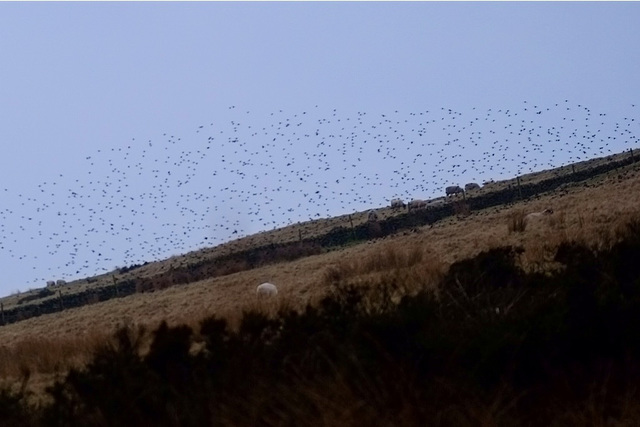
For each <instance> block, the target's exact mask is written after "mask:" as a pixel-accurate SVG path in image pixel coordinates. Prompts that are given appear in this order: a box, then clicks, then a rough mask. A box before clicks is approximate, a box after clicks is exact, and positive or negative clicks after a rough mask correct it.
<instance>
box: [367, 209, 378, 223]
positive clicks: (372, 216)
mask: <svg viewBox="0 0 640 427" xmlns="http://www.w3.org/2000/svg"><path fill="white" fill-rule="evenodd" d="M367 221H368V222H378V212H376V211H375V210H373V209H371V210H370V211H369V213H368V214H367Z"/></svg>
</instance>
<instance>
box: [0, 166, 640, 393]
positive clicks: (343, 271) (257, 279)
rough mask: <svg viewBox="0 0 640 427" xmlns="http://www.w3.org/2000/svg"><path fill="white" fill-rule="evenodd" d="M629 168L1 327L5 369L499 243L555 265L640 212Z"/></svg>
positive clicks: (440, 262) (34, 369) (70, 359)
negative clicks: (271, 290)
mask: <svg viewBox="0 0 640 427" xmlns="http://www.w3.org/2000/svg"><path fill="white" fill-rule="evenodd" d="M627 169H628V170H626V171H623V172H626V174H625V175H624V177H623V178H620V177H619V176H618V173H615V174H608V175H605V176H600V177H598V178H596V179H594V180H592V181H589V183H588V186H586V185H584V184H578V185H574V186H568V187H566V188H564V189H562V190H560V191H556V192H554V193H552V194H549V195H546V196H544V197H540V198H539V199H535V200H531V201H526V202H521V203H517V204H515V205H513V206H511V207H498V208H490V209H486V210H484V211H475V212H471V214H470V215H468V216H466V217H461V218H448V219H446V220H443V221H441V222H438V223H436V224H434V225H433V226H432V227H429V226H425V227H422V228H420V229H418V230H417V232H415V233H414V232H404V233H398V234H397V235H395V236H388V237H386V238H383V239H376V240H372V241H368V242H367V243H363V244H359V245H355V246H349V247H346V248H343V249H339V250H334V251H330V252H327V253H324V254H321V255H314V256H309V257H306V258H302V259H299V260H296V261H291V262H282V263H279V264H274V265H268V266H265V267H262V268H256V269H253V270H248V271H242V272H238V273H235V274H230V275H228V276H223V277H215V278H210V279H206V280H202V281H199V282H195V283H190V284H188V285H181V286H174V287H171V288H168V289H165V290H163V291H157V292H153V293H143V294H134V295H131V296H128V297H126V298H118V299H112V300H109V301H105V302H103V303H99V304H94V305H89V306H84V307H80V308H75V309H69V310H66V311H63V312H59V313H54V314H49V315H44V316H40V317H35V318H31V319H27V320H24V321H22V322H18V323H14V324H9V325H5V326H2V327H0V342H1V343H2V345H1V346H0V376H1V377H2V378H5V379H7V380H8V381H11V380H12V379H13V381H15V380H16V379H18V378H20V376H21V375H22V374H23V373H24V372H25V371H29V372H31V373H32V378H33V379H32V381H31V383H32V386H33V387H35V388H36V389H39V388H41V386H42V384H44V383H46V382H47V381H51V379H52V378H53V377H52V376H53V375H55V374H56V373H59V372H64V371H66V370H68V369H69V368H70V367H76V366H81V365H82V364H83V363H86V361H87V360H88V359H89V357H90V356H91V351H92V349H93V348H94V346H95V343H97V342H104V340H107V339H110V336H111V334H112V332H113V330H114V329H115V328H116V327H117V326H118V325H122V324H125V323H126V324H131V325H143V326H146V327H148V328H149V329H153V328H155V327H156V326H157V325H158V324H159V323H160V322H161V321H162V320H166V321H167V322H168V323H169V325H177V324H188V325H192V326H196V325H197V324H198V323H199V321H200V320H201V319H202V318H204V317H206V316H209V315H212V314H216V315H218V316H222V317H225V318H227V319H229V320H231V321H232V323H233V322H234V321H236V320H238V319H239V318H240V315H241V312H242V310H246V309H249V308H256V307H258V308H261V309H263V310H265V311H268V312H271V313H275V311H277V309H278V307H279V306H280V305H281V304H285V305H287V306H290V307H294V308H302V307H304V306H305V305H306V304H308V303H313V302H315V301H317V300H318V299H319V298H321V297H322V296H324V295H325V294H326V293H327V292H329V291H330V290H331V285H332V284H333V283H334V282H335V281H337V280H340V281H342V282H346V283H352V284H358V283H363V284H364V283H366V284H370V285H371V284H373V285H375V284H376V283H382V282H388V281H390V280H394V277H395V278H401V280H400V281H401V282H402V283H411V284H414V285H415V286H416V287H419V286H424V285H425V284H429V283H435V282H436V281H437V279H438V277H439V275H440V274H442V273H443V272H444V271H446V269H447V268H448V266H449V265H450V264H451V263H453V262H455V261H457V260H461V259H465V258H468V257H471V256H474V255H476V254H478V253H479V252H481V251H483V250H486V249H488V248H491V247H496V246H502V245H516V246H521V247H523V248H524V249H525V251H524V253H523V254H522V257H521V262H522V265H523V267H525V268H528V269H535V270H539V271H545V270H549V269H552V268H554V265H555V264H554V263H553V261H552V257H553V255H554V253H555V249H556V248H557V246H558V245H559V244H560V243H561V242H562V241H566V240H577V241H580V242H584V243H587V244H589V245H593V246H596V247H607V246H610V245H611V244H612V242H613V241H614V240H615V238H616V229H617V228H618V227H620V225H621V224H624V223H625V222H627V221H628V220H629V219H630V218H631V217H633V216H634V215H637V214H638V213H639V212H640V175H639V174H638V170H637V167H636V168H635V169H634V168H633V166H630V167H628V168H627ZM548 207H551V208H552V209H553V210H554V213H553V214H552V215H550V216H548V217H543V218H540V219H539V221H536V222H535V223H531V224H529V225H527V227H526V229H525V230H524V231H523V232H519V233H513V232H510V227H511V224H512V221H513V218H514V215H515V216H520V215H524V214H526V213H529V212H537V211H541V210H544V209H545V208H548ZM392 214H393V213H392V212H391V210H389V211H388V212H387V211H384V212H383V215H392ZM355 217H356V216H355V215H354V216H353V217H352V219H353V221H354V223H355V222H356V221H358V222H360V221H362V222H363V221H365V220H366V218H365V214H364V213H363V214H361V215H359V216H357V218H355ZM344 220H345V219H344V218H341V219H335V220H332V221H326V222H325V223H324V224H323V225H320V222H318V223H317V224H316V225H314V226H313V227H317V229H318V230H319V229H323V230H325V231H328V230H329V229H331V228H333V227H334V226H336V225H337V224H338V223H339V222H340V221H344ZM347 220H348V219H347ZM308 227H312V226H311V225H308ZM309 232H310V233H311V231H309ZM278 233H281V234H278ZM278 233H275V234H273V235H270V237H268V239H276V238H282V239H283V240H286V239H297V238H298V231H296V229H295V228H292V229H289V230H287V229H284V230H280V231H279V232H278ZM274 236H275V237H274ZM260 239H267V237H266V234H265V235H257V236H254V237H252V238H246V239H241V240H242V242H243V243H238V242H236V244H237V245H238V246H239V247H240V246H242V245H245V244H246V245H251V244H261V243H260V242H261V240H260ZM229 246H230V245H229ZM221 250H222V249H221ZM224 250H229V248H228V247H227V248H225V249H224ZM211 253H213V251H212V250H210V249H207V250H205V251H203V254H199V255H198V254H189V255H185V256H183V257H174V258H171V259H169V260H167V261H166V262H164V263H154V264H153V265H152V264H149V265H148V266H144V267H141V268H140V269H136V270H134V271H131V272H128V273H126V274H125V275H122V276H123V277H126V276H128V275H135V274H140V275H150V274H152V272H153V271H160V270H163V269H167V268H169V266H170V265H176V263H178V264H179V263H182V262H187V261H185V260H187V259H188V260H192V259H193V258H194V257H204V256H211ZM156 264H157V265H156ZM101 280H105V281H106V280H110V276H108V275H105V276H104V277H103V278H102V279H101ZM266 281H269V282H272V283H275V284H277V285H278V289H279V294H278V297H277V299H276V300H275V301H270V302H265V301H259V300H258V299H257V296H256V294H255V287H256V286H257V285H258V284H260V283H262V282H266ZM196 330H197V328H196Z"/></svg>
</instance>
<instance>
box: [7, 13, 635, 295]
mask: <svg viewBox="0 0 640 427" xmlns="http://www.w3.org/2000/svg"><path fill="white" fill-rule="evenodd" d="M638 22H640V4H639V3H636V2H619V3H614V2H562V3H560V2H518V3H512V2H491V3H484V2H470V3H468V2H402V3H399V2H345V3H343V2H314V3H309V2H278V3H271V2H224V3H223V2H188V3H176V2H139V3H136V2H100V3H98V2H60V3H48V2H45V3H40V2H39V3H22V2H0V150H1V151H0V154H1V155H0V271H2V275H1V276H0V295H8V294H10V293H14V292H17V291H24V290H27V289H32V288H38V287H42V286H44V285H45V282H46V281H47V280H56V279H65V280H68V281H69V280H73V279H78V278H83V277H88V276H93V275H95V274H101V273H104V272H108V271H111V270H113V269H114V268H116V267H124V266H128V265H132V264H138V263H143V262H145V261H154V260H159V259H165V258H167V257H169V256H172V255H176V254H181V253H186V252H188V251H191V250H195V249H198V248H202V247H209V246H215V245H217V244H220V243H223V242H226V241H228V240H230V239H235V238H238V237H241V236H245V235H249V234H253V233H256V232H259V231H263V230H270V229H273V228H277V227H281V226H285V225H288V224H292V223H295V222H298V221H307V220H310V219H317V218H325V217H330V216H336V215H342V214H345V213H351V212H355V211H362V210H366V209H370V208H375V207H380V206H384V205H387V204H388V203H389V200H391V199H392V198H395V197H401V198H403V199H405V200H406V201H408V200H411V199H414V198H423V199H426V198H431V197H438V196H441V195H443V194H444V187H445V186H446V185H451V184H459V185H464V184H465V183H466V182H480V183H481V182H483V181H486V180H490V179H495V180H498V179H506V178H512V177H514V176H516V175H518V174H522V173H528V172H532V171H537V170H543V169H548V168H551V167H556V166H561V165H564V164H568V163H572V162H575V161H579V160H585V159H588V158H592V157H599V156H603V155H607V154H611V153H617V152H620V151H623V150H628V149H629V148H638V147H639V146H640V144H638V141H637V135H638V134H639V133H640V128H639V122H638V120H640V117H639V115H638V111H640V106H638V105H637V103H639V102H640V99H638V94H639V93H640V49H638V48H637V44H638V40H640V26H638V25H637V23H638ZM636 118H637V119H636Z"/></svg>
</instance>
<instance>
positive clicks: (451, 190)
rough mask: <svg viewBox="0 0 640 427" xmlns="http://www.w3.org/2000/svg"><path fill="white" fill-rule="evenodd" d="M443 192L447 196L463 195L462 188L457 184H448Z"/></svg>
mask: <svg viewBox="0 0 640 427" xmlns="http://www.w3.org/2000/svg"><path fill="white" fill-rule="evenodd" d="M444 192H445V194H446V195H447V197H448V196H454V195H456V194H462V195H464V190H463V189H462V188H460V186H459V185H450V186H448V187H447V188H445V189H444Z"/></svg>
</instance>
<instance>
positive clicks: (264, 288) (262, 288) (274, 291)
mask: <svg viewBox="0 0 640 427" xmlns="http://www.w3.org/2000/svg"><path fill="white" fill-rule="evenodd" d="M256 294H257V295H258V296H259V297H260V296H268V297H270V296H276V295H278V288H277V287H276V285H274V284H273V283H269V282H265V283H263V284H261V285H258V287H257V288H256Z"/></svg>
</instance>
